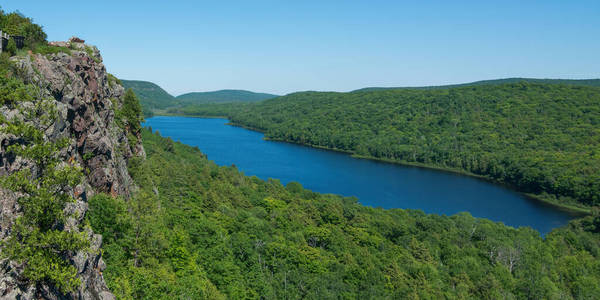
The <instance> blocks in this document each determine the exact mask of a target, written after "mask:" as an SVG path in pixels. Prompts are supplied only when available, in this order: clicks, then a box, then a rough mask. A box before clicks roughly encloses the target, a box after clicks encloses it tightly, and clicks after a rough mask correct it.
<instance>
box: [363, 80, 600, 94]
mask: <svg viewBox="0 0 600 300" xmlns="http://www.w3.org/2000/svg"><path fill="white" fill-rule="evenodd" d="M521 82H528V83H542V84H570V85H581V86H600V79H538V78H504V79H492V80H481V81H475V82H469V83H460V84H449V85H438V86H421V87H368V88H362V89H358V90H355V91H352V92H372V91H381V90H397V89H421V90H437V89H451V88H457V87H465V86H478V85H502V84H507V83H521Z"/></svg>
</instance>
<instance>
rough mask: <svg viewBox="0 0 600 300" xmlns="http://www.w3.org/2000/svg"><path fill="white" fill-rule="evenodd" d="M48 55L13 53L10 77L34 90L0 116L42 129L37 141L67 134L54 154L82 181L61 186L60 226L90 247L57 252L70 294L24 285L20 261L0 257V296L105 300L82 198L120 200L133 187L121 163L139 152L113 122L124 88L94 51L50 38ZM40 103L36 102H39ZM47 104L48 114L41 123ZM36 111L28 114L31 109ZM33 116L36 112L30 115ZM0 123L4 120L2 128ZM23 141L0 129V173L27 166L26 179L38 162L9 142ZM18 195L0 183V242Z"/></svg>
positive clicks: (122, 125) (17, 211) (126, 130)
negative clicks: (73, 276)
mask: <svg viewBox="0 0 600 300" xmlns="http://www.w3.org/2000/svg"><path fill="white" fill-rule="evenodd" d="M50 45H51V46H53V47H56V49H64V51H56V53H51V54H33V53H31V52H29V53H28V54H27V55H25V56H14V57H11V58H10V60H11V61H12V63H13V66H14V70H15V73H16V75H17V76H18V77H19V78H20V79H22V80H23V81H24V82H25V83H26V84H29V85H32V86H35V87H37V88H36V89H35V96H34V100H33V101H28V102H24V103H19V104H18V105H7V104H6V103H5V104H3V105H2V106H0V111H1V112H2V116H3V118H5V119H7V120H20V121H22V122H24V123H26V124H29V125H32V126H33V127H35V128H36V129H38V130H40V131H41V132H43V140H44V141H57V140H59V139H64V138H67V139H68V141H69V142H68V146H67V147H65V148H64V149H62V150H61V151H60V153H59V154H58V155H59V157H60V160H62V161H64V163H65V164H67V163H68V164H69V165H73V166H77V167H78V168H80V169H81V170H82V173H83V174H84V176H83V177H84V178H83V180H82V181H81V183H80V184H78V185H77V186H75V187H74V188H72V189H70V190H66V191H64V192H65V193H68V194H69V195H70V196H72V197H73V198H75V199H76V201H75V202H74V203H68V205H67V207H66V208H65V215H67V216H68V217H67V221H66V222H65V224H64V228H65V229H64V230H69V231H78V232H85V234H86V235H87V236H88V240H89V241H90V246H89V247H88V248H86V249H85V250H83V251H77V252H76V253H69V254H67V255H66V256H67V257H64V258H65V259H66V260H67V261H68V262H70V264H71V265H73V266H75V267H76V268H77V277H78V278H79V279H80V281H81V284H80V285H79V288H78V289H77V290H75V291H74V292H70V293H68V294H63V293H61V292H60V291H59V289H57V288H56V287H54V286H52V285H51V284H47V283H41V284H40V283H37V284H32V283H30V282H28V281H27V280H25V279H24V278H23V276H22V272H23V266H22V265H19V264H18V263H16V262H14V261H9V260H8V259H4V260H2V261H1V262H0V297H1V298H3V299H4V298H7V299H39V298H44V299H113V298H114V296H113V295H112V294H111V292H110V291H109V289H108V288H107V286H106V283H105V282H104V279H103V277H102V271H103V270H104V268H105V265H104V262H103V261H102V256H101V252H100V246H101V244H102V237H101V236H100V235H97V234H94V233H93V232H92V230H91V229H90V228H89V226H84V224H83V221H84V218H85V214H86V212H87V209H88V205H87V200H88V199H89V198H90V197H92V196H93V195H94V194H97V193H106V194H109V195H111V196H113V197H119V196H121V197H125V198H128V197H129V196H130V195H131V194H132V192H134V191H135V189H136V186H135V185H134V183H133V180H132V179H131V177H130V175H129V173H128V171H127V163H128V160H129V159H131V158H132V157H136V156H140V157H145V153H144V149H143V146H142V144H141V138H140V133H139V129H137V131H138V132H135V129H133V128H139V125H138V126H130V124H128V123H127V122H123V121H120V120H119V116H118V113H117V112H118V111H119V109H121V106H122V105H123V98H124V94H125V91H124V89H123V87H122V86H121V85H120V83H119V81H118V80H117V79H116V78H114V77H113V76H112V75H110V74H108V73H107V71H106V68H105V67H104V64H103V63H102V57H101V55H100V53H99V51H98V49H97V48H96V47H94V46H90V45H86V44H84V43H81V42H78V41H77V40H71V41H69V42H54V43H50ZM40 103H43V104H44V105H45V106H43V105H39V104H40ZM39 107H50V108H51V110H53V111H56V114H55V115H54V116H53V118H52V119H51V120H50V122H43V121H42V119H43V118H42V117H40V116H43V114H44V112H43V111H42V112H40V111H39V110H40V109H39ZM34 110H38V111H37V112H36V113H31V112H32V111H34ZM36 116H37V117H36ZM3 126H6V125H3ZM22 143H24V141H23V139H22V138H20V137H19V136H16V135H14V134H10V133H6V132H0V176H8V175H10V174H14V173H15V172H18V171H20V170H23V169H30V170H31V173H32V174H33V176H35V174H38V173H39V172H36V170H38V169H39V168H40V166H38V165H36V164H35V163H33V162H32V161H28V160H27V159H23V158H21V157H18V156H16V155H14V153H11V151H10V149H9V147H11V146H12V145H19V144H22ZM20 196H22V195H20V194H19V193H15V192H13V191H11V190H8V189H3V188H0V209H1V215H0V240H2V241H5V240H7V238H8V237H9V236H10V235H11V232H12V230H13V227H14V226H15V220H16V218H17V217H18V216H19V215H21V214H22V208H21V207H20V205H19V201H18V199H19V197H20Z"/></svg>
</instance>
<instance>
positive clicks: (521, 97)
mask: <svg viewBox="0 0 600 300" xmlns="http://www.w3.org/2000/svg"><path fill="white" fill-rule="evenodd" d="M182 112H184V113H186V112H187V113H188V114H192V115H211V114H212V115H228V116H229V118H230V120H231V121H232V123H233V124H238V125H243V126H247V127H251V128H256V129H258V130H261V131H264V132H265V136H266V137H267V138H270V139H277V140H284V141H290V142H295V143H301V144H307V145H313V146H319V147H326V148H332V149H341V150H346V151H350V152H352V153H354V154H355V155H358V156H364V157H371V158H379V159H385V160H390V161H395V162H402V163H413V164H420V165H425V166H434V167H441V168H447V169H451V170H457V171H462V172H468V173H471V174H476V175H481V176H485V177H488V178H491V179H494V180H496V181H499V182H503V183H508V184H510V185H513V186H515V187H516V188H517V189H518V190H520V191H522V192H525V193H530V194H535V195H537V196H538V197H540V198H543V199H545V200H548V201H551V202H555V203H561V204H580V205H587V206H592V205H598V204H600V151H599V150H598V149H600V88H598V87H585V86H574V85H562V84H537V83H525V82H523V83H513V84H504V85H479V86H468V87H460V88H453V89H437V90H411V89H401V90H382V91H367V92H353V93H319V92H303V93H295V94H290V95H287V96H284V97H280V98H276V99H272V100H267V101H264V102H260V103H257V104H249V105H245V106H240V107H233V106H217V105H214V106H204V107H202V106H199V107H189V108H187V110H183V111H182Z"/></svg>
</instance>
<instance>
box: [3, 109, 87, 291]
mask: <svg viewBox="0 0 600 300" xmlns="http://www.w3.org/2000/svg"><path fill="white" fill-rule="evenodd" d="M32 113H35V112H32ZM41 113H49V114H51V115H52V114H53V112H52V111H43V112H41ZM34 117H37V118H38V119H40V120H41V121H46V119H45V118H43V117H42V116H34ZM2 123H3V125H4V127H3V128H2V132H3V133H8V134H13V135H15V136H17V137H18V138H19V139H20V143H17V144H14V145H11V146H9V147H8V148H7V150H8V152H10V153H12V154H13V155H16V156H19V157H22V158H23V159H27V160H29V161H31V162H33V163H34V164H35V166H36V168H37V172H35V173H33V172H32V171H31V170H30V169H23V170H21V171H17V172H15V173H13V174H10V175H8V176H5V177H2V178H1V179H0V184H1V186H2V187H3V188H6V189H9V190H12V191H14V192H18V193H20V196H19V198H18V200H17V201H18V203H19V206H20V207H21V210H22V215H21V216H19V217H18V218H17V219H16V221H15V224H14V225H13V227H12V232H11V235H10V237H9V238H8V239H7V240H6V241H5V242H4V243H3V246H4V248H3V251H2V257H3V258H8V259H11V260H13V261H16V262H18V263H19V264H23V265H24V269H23V273H22V276H23V277H24V278H26V279H27V280H29V281H31V282H33V283H39V282H46V283H50V284H53V285H55V286H56V287H57V288H58V289H59V290H60V291H62V292H63V293H67V292H71V291H73V290H75V289H76V288H78V287H79V285H80V281H79V279H78V278H77V269H76V268H75V267H74V266H73V265H71V264H70V263H69V262H68V261H66V260H65V256H66V254H67V253H72V252H75V251H79V250H83V249H85V248H86V247H88V246H89V241H88V240H87V238H86V235H85V234H84V233H79V232H77V229H76V228H74V229H70V230H68V231H67V230H63V229H62V228H64V226H65V221H66V217H67V216H66V215H65V212H64V211H65V207H66V205H67V203H70V202H74V201H75V200H74V199H73V198H72V196H70V194H69V193H68V192H66V191H68V190H69V189H71V188H73V187H74V186H75V185H77V184H79V182H80V180H81V177H82V174H81V170H80V169H79V168H78V167H75V166H72V165H66V164H64V163H61V160H60V159H59V157H58V152H59V151H60V150H61V149H63V148H64V147H66V146H67V145H68V140H66V139H62V140H59V141H56V142H52V141H47V140H46V139H45V138H44V134H43V133H42V132H41V131H40V130H38V129H37V128H35V127H33V126H32V125H29V124H27V123H24V122H22V121H19V120H15V121H8V120H2Z"/></svg>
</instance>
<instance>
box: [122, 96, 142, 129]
mask: <svg viewBox="0 0 600 300" xmlns="http://www.w3.org/2000/svg"><path fill="white" fill-rule="evenodd" d="M120 113H121V115H122V116H123V118H124V119H125V121H126V122H127V125H128V126H129V128H130V129H131V131H132V132H139V131H140V129H141V125H140V123H141V122H144V117H143V115H142V106H141V105H140V102H139V101H138V99H137V97H136V96H135V93H134V92H133V90H132V89H128V90H127V91H126V92H125V96H124V97H123V106H122V107H121V112H120Z"/></svg>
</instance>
